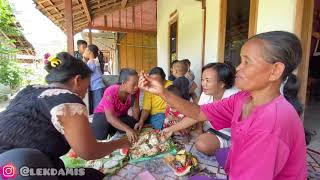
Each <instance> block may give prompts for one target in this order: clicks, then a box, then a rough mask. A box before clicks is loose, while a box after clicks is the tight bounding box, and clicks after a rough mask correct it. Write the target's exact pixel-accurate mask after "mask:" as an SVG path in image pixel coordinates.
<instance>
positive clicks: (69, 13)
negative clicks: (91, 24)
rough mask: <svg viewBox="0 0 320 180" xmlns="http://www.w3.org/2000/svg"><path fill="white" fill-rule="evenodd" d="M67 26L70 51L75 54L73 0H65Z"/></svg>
mask: <svg viewBox="0 0 320 180" xmlns="http://www.w3.org/2000/svg"><path fill="white" fill-rule="evenodd" d="M64 14H65V27H66V30H67V47H68V48H67V49H68V53H70V54H73V51H74V45H73V22H72V21H73V20H72V18H73V17H72V0H64Z"/></svg>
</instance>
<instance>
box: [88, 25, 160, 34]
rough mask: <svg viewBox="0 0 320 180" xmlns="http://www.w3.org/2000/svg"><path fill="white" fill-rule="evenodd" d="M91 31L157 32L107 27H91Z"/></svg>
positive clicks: (154, 32) (153, 32) (153, 31)
mask: <svg viewBox="0 0 320 180" xmlns="http://www.w3.org/2000/svg"><path fill="white" fill-rule="evenodd" d="M92 29H96V30H102V31H115V32H142V33H151V34H156V33H157V30H142V29H125V28H115V27H107V26H92Z"/></svg>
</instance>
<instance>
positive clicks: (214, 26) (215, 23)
mask: <svg viewBox="0 0 320 180" xmlns="http://www.w3.org/2000/svg"><path fill="white" fill-rule="evenodd" d="M220 3H221V0H207V19H206V44H205V61H204V64H208V63H212V62H218V46H219V42H218V39H219V24H220V13H221V8H220Z"/></svg>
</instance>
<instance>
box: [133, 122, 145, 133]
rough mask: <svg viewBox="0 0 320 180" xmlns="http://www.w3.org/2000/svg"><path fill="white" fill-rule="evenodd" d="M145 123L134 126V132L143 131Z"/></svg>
mask: <svg viewBox="0 0 320 180" xmlns="http://www.w3.org/2000/svg"><path fill="white" fill-rule="evenodd" d="M143 125H144V123H143V122H141V121H139V122H138V123H136V124H135V125H134V130H138V131H141V129H142V127H143Z"/></svg>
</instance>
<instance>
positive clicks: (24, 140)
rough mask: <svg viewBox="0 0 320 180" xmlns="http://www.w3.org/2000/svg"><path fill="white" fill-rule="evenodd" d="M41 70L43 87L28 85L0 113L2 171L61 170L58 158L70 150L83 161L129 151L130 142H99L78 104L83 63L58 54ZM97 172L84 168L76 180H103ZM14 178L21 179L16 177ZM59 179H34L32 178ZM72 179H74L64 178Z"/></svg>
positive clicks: (84, 82) (83, 88)
mask: <svg viewBox="0 0 320 180" xmlns="http://www.w3.org/2000/svg"><path fill="white" fill-rule="evenodd" d="M45 69H46V70H47V71H48V75H47V76H46V81H47V83H48V85H47V86H37V85H34V86H27V87H26V88H24V89H22V90H21V91H20V92H19V93H18V94H17V96H16V97H15V98H14V99H13V100H12V101H11V102H10V104H9V106H8V107H7V109H6V110H5V111H3V112H1V113H0V167H2V166H4V165H6V164H8V163H11V164H13V165H14V166H15V167H16V168H17V169H19V168H21V167H22V166H28V167H33V168H37V167H38V168H55V169H57V170H58V171H59V169H61V168H64V164H63V162H62V161H61V160H60V158H59V157H60V156H62V155H64V154H66V153H67V152H68V151H69V150H70V148H72V149H73V151H74V152H75V153H76V154H77V155H78V156H79V157H81V158H83V159H85V160H91V159H98V158H102V157H104V156H106V155H108V154H110V153H111V152H113V151H114V150H116V149H120V148H127V147H129V146H130V143H129V141H128V139H126V138H125V139H122V140H118V141H113V142H107V143H102V142H97V140H96V138H95V136H94V134H93V133H92V131H91V129H90V126H89V120H88V112H87V107H86V105H85V103H84V102H83V101H82V99H83V98H84V97H85V95H86V92H87V90H88V86H89V84H90V76H91V73H92V71H91V70H90V69H89V67H88V66H87V65H86V64H85V63H84V62H82V61H78V60H76V59H75V58H74V57H73V56H71V55H70V54H68V53H65V52H62V53H59V54H57V55H56V56H55V57H50V58H49V61H48V62H47V64H46V66H45ZM103 177H104V175H103V174H102V173H101V172H99V171H97V170H95V169H85V175H84V176H75V177H74V178H75V179H103ZM18 178H21V176H20V174H18ZM37 178H39V179H57V178H63V177H48V176H45V177H33V179H37ZM68 178H72V177H68Z"/></svg>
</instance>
